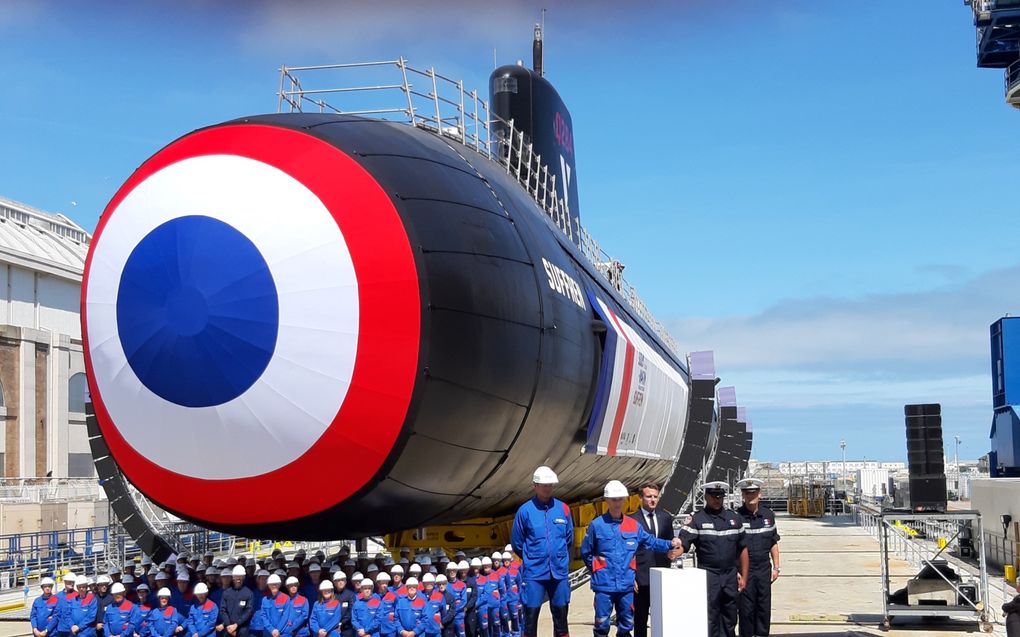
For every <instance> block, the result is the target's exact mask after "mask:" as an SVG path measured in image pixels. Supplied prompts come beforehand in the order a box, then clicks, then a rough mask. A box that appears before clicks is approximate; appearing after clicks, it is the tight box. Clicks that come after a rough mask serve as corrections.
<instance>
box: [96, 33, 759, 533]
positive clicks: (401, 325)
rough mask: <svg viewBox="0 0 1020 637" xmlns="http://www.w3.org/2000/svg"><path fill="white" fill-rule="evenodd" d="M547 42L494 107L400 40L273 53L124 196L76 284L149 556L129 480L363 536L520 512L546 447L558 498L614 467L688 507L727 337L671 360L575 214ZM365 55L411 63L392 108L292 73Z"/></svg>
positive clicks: (99, 424) (207, 508) (502, 76)
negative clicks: (331, 55) (350, 53)
mask: <svg viewBox="0 0 1020 637" xmlns="http://www.w3.org/2000/svg"><path fill="white" fill-rule="evenodd" d="M541 46H542V43H541V36H540V33H539V32H538V31H537V28H536V38H535V42H534V51H535V60H534V63H533V65H532V68H528V67H526V66H524V65H523V64H522V63H518V64H511V65H507V66H502V67H499V68H496V69H495V70H494V71H493V72H492V74H491V76H490V78H489V95H488V100H485V99H483V98H482V97H481V96H479V95H478V94H477V93H476V92H465V89H464V87H463V84H462V83H460V82H454V81H452V80H449V79H448V78H445V77H443V76H441V75H439V74H438V73H436V72H435V70H434V69H426V70H419V69H415V68H413V67H411V66H410V65H409V64H408V63H407V62H406V60H404V59H403V58H401V59H399V60H396V61H392V62H384V63H365V64H351V65H331V66H320V67H290V68H288V67H284V68H283V69H281V83H280V93H279V100H280V108H279V109H278V110H279V111H280V112H277V113H272V114H264V115H256V116H251V117H244V118H240V119H235V120H232V121H227V122H224V123H220V124H216V125H213V126H209V127H206V128H202V129H199V130H196V131H194V132H192V133H189V134H187V135H184V136H183V137H181V138H179V139H177V140H176V141H173V142H172V143H170V144H169V145H167V146H166V147H164V148H163V149H161V150H160V151H158V152H157V153H156V154H154V155H153V156H152V157H150V158H149V159H147V160H146V161H145V162H144V163H142V164H141V165H140V166H139V167H138V169H137V170H135V171H134V173H133V174H132V175H131V176H130V177H129V178H128V179H127V181H126V182H125V183H124V184H123V185H122V186H121V187H120V189H119V190H118V191H117V192H116V194H115V195H114V196H113V198H112V199H111V201H110V203H109V205H108V206H107V207H106V208H105V210H104V212H103V214H102V216H101V218H100V221H99V224H98V227H97V229H96V232H95V234H94V237H93V240H92V243H91V246H90V250H89V254H88V259H87V262H86V265H85V274H84V278H83V285H82V314H81V317H82V319H81V320H82V333H83V339H84V351H85V362H86V369H87V376H88V381H89V390H90V398H91V405H90V406H89V408H88V425H89V432H90V442H91V444H92V451H93V456H94V460H95V462H96V466H97V470H98V472H99V475H100V477H101V478H102V479H103V481H104V486H106V487H107V491H108V493H109V494H110V495H111V502H112V504H113V506H114V510H115V511H117V512H118V516H119V517H120V518H121V520H122V522H124V524H125V528H127V529H128V530H129V532H131V533H132V535H133V536H135V537H136V539H139V538H141V537H143V536H145V537H146V538H147V540H146V541H145V542H142V541H139V544H140V546H143V548H144V549H145V550H147V551H148V552H150V553H151V552H153V551H154V550H157V549H158V546H155V547H154V545H153V541H154V538H153V530H152V529H151V528H149V527H148V526H146V525H145V524H144V520H143V519H142V517H143V516H141V514H140V513H139V512H138V510H137V507H135V506H134V505H133V499H132V497H131V496H130V494H127V493H126V491H125V487H126V485H127V484H128V483H130V485H132V486H133V487H134V488H135V489H137V491H138V492H140V493H141V494H142V495H144V496H145V498H147V499H149V500H151V501H152V502H153V503H155V504H156V505H158V506H159V507H161V508H162V509H165V510H166V511H168V512H171V513H172V514H174V515H176V516H179V517H181V518H183V519H185V520H188V521H191V522H194V523H196V524H198V525H201V526H203V527H206V528H210V529H215V530H221V531H225V532H230V533H234V534H237V535H241V536H245V537H257V538H267V539H293V540H299V539H306V540H314V539H336V538H350V539H353V538H360V537H367V536H375V535H379V534H382V533H387V532H392V531H397V530H403V529H411V528H419V527H425V526H428V525H436V524H443V523H448V522H455V521H462V520H468V519H475V518H486V517H495V516H500V515H506V514H509V513H512V511H513V510H514V509H516V507H517V506H519V505H520V503H521V502H523V501H524V500H526V499H527V498H529V497H530V496H531V490H532V486H531V476H532V472H533V471H534V469H535V467H537V466H539V465H549V466H551V467H552V468H554V469H555V470H556V471H557V473H558V474H559V477H560V485H559V487H558V489H557V497H559V498H561V499H562V500H564V501H566V502H568V503H573V502H582V501H588V500H592V499H596V498H598V497H600V496H601V493H602V489H603V487H604V485H605V483H606V482H607V481H608V480H609V479H616V480H621V481H623V482H624V483H626V484H630V485H634V486H635V487H636V486H637V485H639V484H641V483H644V482H647V481H654V482H658V483H667V482H668V483H669V486H668V488H667V491H668V492H669V493H671V494H672V496H671V497H672V500H675V501H677V502H678V503H679V502H680V501H681V500H683V499H685V498H687V497H688V496H689V494H690V491H691V489H692V488H693V486H694V484H695V481H696V480H697V479H698V476H699V475H701V476H702V477H703V475H704V473H705V471H706V470H708V469H710V467H708V464H710V463H712V462H714V460H713V459H714V458H715V457H716V456H718V457H722V456H724V455H726V453H720V452H718V451H716V448H717V447H719V445H720V444H724V443H723V440H729V439H730V438H732V436H722V435H720V433H719V432H720V430H721V429H722V427H721V426H720V424H719V422H720V421H719V417H718V413H717V411H718V410H717V409H716V408H715V407H714V400H715V391H716V390H715V386H716V384H717V382H718V380H717V379H716V375H715V369H714V364H713V363H712V360H711V353H710V352H708V353H706V352H701V353H694V354H692V355H685V354H681V353H680V352H679V351H678V348H677V345H676V344H675V342H673V341H672V339H671V338H670V337H669V335H668V333H667V332H666V331H665V330H664V329H663V328H662V326H661V325H660V324H659V323H658V322H657V321H655V319H654V318H653V317H652V316H651V314H650V313H649V312H648V310H647V308H646V307H645V305H644V304H643V303H642V302H641V301H640V299H639V297H637V294H636V292H635V290H634V289H633V287H631V286H630V285H629V284H628V283H627V282H626V280H625V279H624V278H623V276H622V272H623V266H622V264H620V263H619V262H618V261H615V260H612V259H610V258H608V257H607V256H606V255H605V253H604V252H602V250H601V248H599V247H598V244H597V242H595V241H594V239H593V238H592V237H591V236H590V235H589V234H588V233H587V232H586V231H585V230H584V228H583V226H582V225H581V214H580V205H579V204H580V202H579V197H578V180H577V170H576V158H575V152H576V150H577V149H576V148H575V144H574V136H573V124H572V120H571V117H570V112H569V111H568V109H567V107H566V105H565V104H564V102H563V100H562V98H561V97H560V95H559V94H558V92H557V91H556V89H555V88H554V87H553V85H552V84H551V83H550V82H549V80H548V79H547V78H546V77H545V74H544V72H543V70H542V53H541ZM373 65H375V66H373ZM376 66H382V67H385V69H388V70H389V71H393V72H394V73H395V74H396V75H397V76H398V77H400V78H402V79H400V80H398V81H396V82H394V83H393V84H392V85H387V86H382V87H379V86H375V87H361V88H364V90H366V91H367V90H375V91H381V90H384V89H386V88H389V89H393V93H394V94H395V95H397V100H395V101H396V102H397V103H398V104H399V106H397V107H394V108H377V107H376V108H368V109H360V110H359V109H351V108H341V107H336V106H332V105H328V104H327V103H326V102H325V100H324V99H323V95H324V94H325V95H326V97H330V98H335V97H341V98H347V97H349V96H350V93H351V92H353V91H354V89H351V88H349V87H347V88H340V89H335V90H334V89H329V88H325V89H311V88H308V86H309V85H310V82H309V80H307V79H298V78H299V74H301V73H305V74H312V73H318V72H320V71H328V72H331V73H333V72H339V71H346V70H350V69H356V70H358V69H360V70H364V69H365V68H368V70H378V69H377V68H375V67H376ZM408 78H411V79H408ZM444 86H445V87H446V88H447V89H450V90H452V97H450V95H451V94H450V93H443V90H442V87H444ZM361 88H359V89H358V90H361ZM458 94H459V99H458V97H457V95H458ZM415 100H417V103H416V102H415ZM433 107H434V108H433ZM316 111H317V112H316ZM732 420H734V419H732V418H726V419H724V422H725V423H729V422H730V421H732ZM741 433H742V434H743V431H742V432H741ZM716 439H718V440H716ZM743 442H745V441H744V440H743V438H741V443H743ZM742 450H743V451H746V454H747V456H749V453H750V439H749V437H748V438H747V440H746V448H742ZM727 453H728V452H727ZM736 455H738V453H737V452H736V451H735V452H734V457H736ZM727 457H729V456H727ZM746 460H747V458H746V457H744V458H743V468H746ZM740 468H741V467H740V463H739V460H735V461H734V465H733V467H732V470H734V471H736V470H740ZM664 498H665V495H664ZM667 499H668V498H667ZM122 511H123V512H122ZM155 539H158V538H155ZM156 544H158V542H157V543H156ZM157 552H158V551H157Z"/></svg>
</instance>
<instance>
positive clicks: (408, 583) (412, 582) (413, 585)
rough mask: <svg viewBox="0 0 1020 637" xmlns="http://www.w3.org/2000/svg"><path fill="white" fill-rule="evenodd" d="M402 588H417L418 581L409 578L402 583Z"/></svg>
mask: <svg viewBox="0 0 1020 637" xmlns="http://www.w3.org/2000/svg"><path fill="white" fill-rule="evenodd" d="M404 586H407V587H408V588H418V579H417V578H415V577H410V578H408V579H407V581H406V582H404Z"/></svg>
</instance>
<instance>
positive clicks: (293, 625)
mask: <svg viewBox="0 0 1020 637" xmlns="http://www.w3.org/2000/svg"><path fill="white" fill-rule="evenodd" d="M311 612H312V609H311V605H310V604H309V603H308V598H307V597H305V596H304V595H302V594H300V593H298V594H297V595H295V596H294V597H291V598H290V621H289V622H288V625H287V634H288V635H293V636H294V637H308V615H309V614H310V613H311Z"/></svg>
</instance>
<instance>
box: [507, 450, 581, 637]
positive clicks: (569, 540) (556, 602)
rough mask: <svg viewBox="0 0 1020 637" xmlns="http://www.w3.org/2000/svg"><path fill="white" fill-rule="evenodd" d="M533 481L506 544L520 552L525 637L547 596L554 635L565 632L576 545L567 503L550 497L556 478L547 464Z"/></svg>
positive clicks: (533, 628) (530, 632)
mask: <svg viewBox="0 0 1020 637" xmlns="http://www.w3.org/2000/svg"><path fill="white" fill-rule="evenodd" d="M532 482H534V485H535V497H533V498H531V499H530V500H528V501H527V502H525V503H524V504H522V505H521V508H520V509H518V510H517V515H516V516H515V517H514V524H513V529H512V530H511V533H510V544H511V545H512V546H513V549H514V552H515V553H517V554H518V555H520V556H521V559H522V561H523V566H522V569H521V570H522V576H521V579H522V584H521V586H522V590H521V603H522V604H523V605H524V637H535V636H536V635H537V634H538V615H539V612H540V610H541V608H542V601H543V599H544V597H545V596H546V595H548V596H549V610H550V612H551V613H552V619H553V634H554V635H555V636H556V637H562V636H563V635H566V634H568V628H567V607H568V606H569V605H570V582H569V581H568V580H567V576H568V575H569V571H570V547H571V546H572V545H573V543H574V523H573V520H572V519H571V517H570V507H568V506H567V505H566V504H565V503H564V502H562V501H560V500H557V499H556V498H554V497H553V488H554V487H555V485H556V484H557V483H558V482H559V479H558V478H557V477H556V473H555V472H554V471H553V470H552V469H550V468H549V467H544V466H543V467H539V468H538V469H535V475H534V477H533V480H532Z"/></svg>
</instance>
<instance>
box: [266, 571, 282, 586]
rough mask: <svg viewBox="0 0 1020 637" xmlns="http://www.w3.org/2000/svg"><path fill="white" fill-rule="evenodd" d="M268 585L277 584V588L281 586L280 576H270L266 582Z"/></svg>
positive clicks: (274, 574)
mask: <svg viewBox="0 0 1020 637" xmlns="http://www.w3.org/2000/svg"><path fill="white" fill-rule="evenodd" d="M266 584H276V585H277V586H279V585H280V576H279V575H277V574H276V573H273V574H272V575H270V576H269V579H268V580H266Z"/></svg>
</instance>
